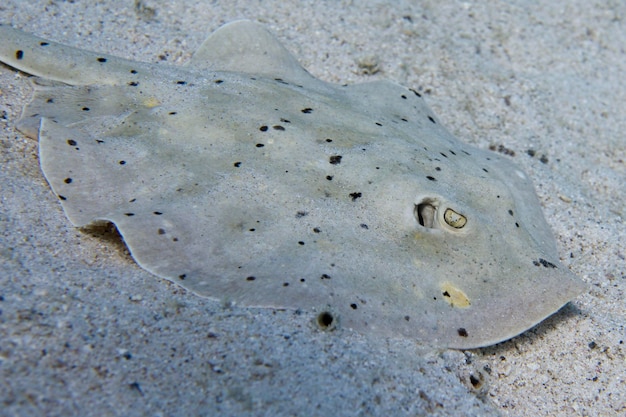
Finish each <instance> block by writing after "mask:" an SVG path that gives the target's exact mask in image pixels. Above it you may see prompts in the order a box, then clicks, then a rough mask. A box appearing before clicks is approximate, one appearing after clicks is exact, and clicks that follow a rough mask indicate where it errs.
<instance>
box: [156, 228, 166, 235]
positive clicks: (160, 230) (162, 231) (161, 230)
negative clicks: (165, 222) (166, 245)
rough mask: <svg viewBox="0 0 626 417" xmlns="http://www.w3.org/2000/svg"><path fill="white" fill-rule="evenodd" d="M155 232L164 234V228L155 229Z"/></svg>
mask: <svg viewBox="0 0 626 417" xmlns="http://www.w3.org/2000/svg"><path fill="white" fill-rule="evenodd" d="M157 233H158V234H160V235H164V234H165V229H159V230H157Z"/></svg>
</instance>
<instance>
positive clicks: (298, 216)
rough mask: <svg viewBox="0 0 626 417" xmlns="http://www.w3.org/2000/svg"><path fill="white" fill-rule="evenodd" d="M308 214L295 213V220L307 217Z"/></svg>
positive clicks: (303, 212)
mask: <svg viewBox="0 0 626 417" xmlns="http://www.w3.org/2000/svg"><path fill="white" fill-rule="evenodd" d="M308 214H309V213H307V212H306V211H299V212H297V213H296V219H300V218H302V217H304V216H306V215H308Z"/></svg>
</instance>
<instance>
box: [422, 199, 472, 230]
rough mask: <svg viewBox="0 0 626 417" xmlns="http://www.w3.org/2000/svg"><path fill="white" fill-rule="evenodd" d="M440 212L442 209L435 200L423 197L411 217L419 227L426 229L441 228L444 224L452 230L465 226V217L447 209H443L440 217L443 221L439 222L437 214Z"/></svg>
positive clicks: (439, 203)
mask: <svg viewBox="0 0 626 417" xmlns="http://www.w3.org/2000/svg"><path fill="white" fill-rule="evenodd" d="M440 210H443V207H441V202H440V201H439V200H438V199H437V198H435V197H424V198H422V200H421V202H420V203H418V204H416V205H415V207H414V209H413V215H414V216H415V219H416V220H417V222H418V223H419V225H420V226H422V227H425V228H427V229H438V228H441V226H443V223H444V222H445V224H446V225H448V226H450V227H451V228H452V229H462V228H463V227H465V225H466V224H467V217H465V216H464V215H462V214H461V213H459V212H457V211H455V210H453V209H451V208H449V207H446V208H445V211H444V212H443V216H442V217H443V221H441V217H439V216H440V214H438V213H440ZM444 228H445V227H444ZM447 230H450V229H447Z"/></svg>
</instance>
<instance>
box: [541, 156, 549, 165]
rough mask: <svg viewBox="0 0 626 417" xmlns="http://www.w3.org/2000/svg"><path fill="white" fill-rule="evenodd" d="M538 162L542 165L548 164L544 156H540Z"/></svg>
mask: <svg viewBox="0 0 626 417" xmlns="http://www.w3.org/2000/svg"><path fill="white" fill-rule="evenodd" d="M539 162H541V163H542V164H547V163H548V157H547V156H545V155H541V157H540V158H539Z"/></svg>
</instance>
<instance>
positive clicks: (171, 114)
mask: <svg viewBox="0 0 626 417" xmlns="http://www.w3.org/2000/svg"><path fill="white" fill-rule="evenodd" d="M168 114H169V115H170V116H174V115H175V114H177V113H176V112H175V111H171V112H169V113H168Z"/></svg>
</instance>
